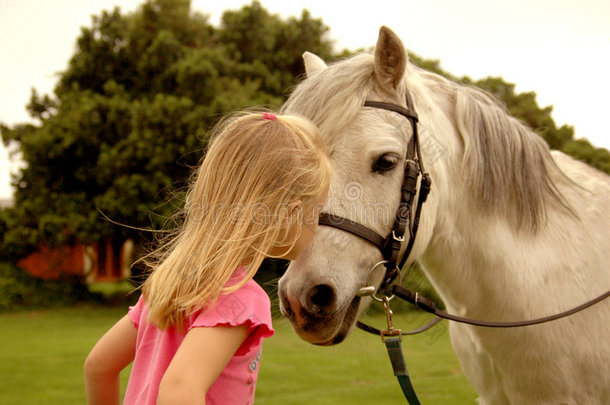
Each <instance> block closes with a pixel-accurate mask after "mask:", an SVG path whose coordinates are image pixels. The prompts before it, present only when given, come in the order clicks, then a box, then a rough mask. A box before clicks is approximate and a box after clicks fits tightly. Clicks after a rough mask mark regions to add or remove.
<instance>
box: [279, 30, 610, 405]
mask: <svg viewBox="0 0 610 405" xmlns="http://www.w3.org/2000/svg"><path fill="white" fill-rule="evenodd" d="M304 60H305V68H306V73H307V78H306V79H305V80H304V81H303V82H302V83H300V84H299V85H298V86H297V87H296V89H295V90H294V92H293V93H292V95H291V96H290V98H289V99H288V101H287V102H286V104H285V105H284V107H283V111H284V112H290V113H298V114H301V115H303V116H305V117H308V118H310V119H311V120H312V121H313V122H315V123H316V124H317V125H318V126H319V127H320V130H321V132H322V134H323V136H324V138H325V140H326V142H327V147H328V150H329V152H330V154H331V158H332V161H333V165H334V170H335V172H334V175H333V178H332V182H331V189H330V196H329V200H328V202H327V204H326V206H325V208H324V211H326V212H329V213H333V214H336V215H340V216H343V217H347V218H350V219H353V220H354V221H356V222H359V223H361V224H363V225H365V226H367V227H369V228H371V229H373V230H375V231H376V232H378V233H379V234H381V235H387V234H388V233H389V232H390V229H391V227H392V222H393V218H394V214H395V212H396V208H397V206H398V203H399V200H400V197H399V189H400V184H401V181H402V176H403V165H404V156H405V151H406V145H407V141H408V139H409V137H410V135H411V129H410V126H409V125H408V122H407V120H406V119H404V118H402V117H401V116H399V115H397V114H396V113H393V112H390V111H385V110H378V109H373V108H365V107H363V104H364V101H365V100H377V101H386V102H392V103H395V104H400V105H403V106H404V105H405V89H408V90H409V91H410V93H411V95H412V97H413V100H414V104H415V108H416V110H417V112H418V114H419V121H420V131H421V142H422V149H423V159H424V161H425V163H426V169H427V170H428V171H429V172H430V175H431V178H432V191H431V194H430V196H429V197H428V201H427V202H426V204H425V205H424V207H423V213H422V217H421V225H420V229H419V233H418V236H417V240H416V242H415V246H414V248H413V252H412V254H411V258H410V259H409V262H412V261H413V260H417V262H418V263H419V264H420V265H421V267H422V268H423V269H424V272H425V274H426V276H427V277H428V278H429V280H430V281H431V282H432V284H433V285H434V287H435V288H436V290H437V291H438V293H439V294H440V296H441V298H442V299H443V301H444V303H445V305H446V307H447V310H448V312H450V313H454V314H456V315H461V316H466V317H470V318H478V319H484V320H493V321H517V320H528V319H533V318H537V317H542V316H546V315H551V314H555V313H558V312H562V311H564V310H567V309H569V308H572V307H575V306H577V305H579V304H581V303H584V302H586V301H588V300H590V299H592V298H594V297H597V296H599V295H600V294H602V293H604V292H605V291H607V290H608V289H609V287H610V270H609V264H610V178H609V177H608V176H606V175H605V174H602V173H601V172H598V171H596V170H594V169H592V168H589V167H588V166H586V165H584V164H583V163H580V162H578V161H576V160H574V159H572V158H570V157H568V156H566V155H565V154H563V153H561V152H555V151H554V152H550V151H549V149H548V147H547V145H546V144H545V142H544V141H543V140H542V139H541V138H540V137H539V136H538V135H536V134H535V133H534V132H532V131H531V130H530V129H528V128H526V127H525V126H524V125H522V124H521V123H520V122H519V121H518V120H516V119H514V118H512V117H510V116H509V115H508V114H507V113H506V110H505V108H504V107H503V106H502V105H501V104H500V103H498V102H497V101H496V100H495V99H493V98H492V97H490V96H489V95H487V94H485V93H483V92H482V91H480V90H477V89H475V88H472V87H468V86H464V85H461V84H457V83H454V82H451V81H449V80H447V79H445V78H443V77H440V76H438V75H436V74H432V73H430V72H427V71H424V70H422V69H419V68H418V67H416V66H413V65H412V64H409V63H408V59H407V55H406V52H405V49H404V47H403V45H402V43H401V41H400V39H399V38H398V37H397V36H396V35H395V34H394V33H393V32H392V31H391V30H389V29H387V28H385V27H382V28H381V30H380V35H379V39H378V42H377V46H376V48H375V52H374V55H369V54H361V55H357V56H354V57H352V58H349V59H347V60H343V61H340V62H337V63H335V64H331V65H329V66H327V65H326V64H325V63H324V62H323V61H322V60H321V59H320V58H318V57H317V56H315V55H313V54H310V53H305V54H304ZM557 85H558V86H560V85H561V83H558V84H557ZM583 102H586V100H583ZM403 248H404V246H403ZM380 260H381V254H380V252H379V251H378V249H377V248H375V247H374V246H373V245H371V244H369V243H368V242H366V241H365V240H363V239H361V238H358V237H356V236H354V235H351V234H349V233H347V232H344V231H342V230H339V229H335V228H332V227H327V226H321V227H320V228H319V230H318V233H317V235H316V237H315V239H314V241H313V243H312V245H311V247H310V248H309V249H308V250H307V251H306V252H305V253H304V254H303V255H302V256H301V257H299V258H298V259H297V260H296V261H294V262H292V263H291V265H290V266H289V268H288V270H287V271H286V273H285V275H284V276H283V277H282V279H281V280H280V288H279V295H280V301H281V308H282V311H283V313H284V315H285V316H286V317H288V318H289V319H290V321H291V322H292V326H293V328H294V330H295V331H296V332H297V333H298V334H299V335H300V336H301V337H302V338H303V339H304V340H306V341H309V342H311V343H314V344H335V343H338V342H341V341H342V340H343V339H344V338H345V337H346V335H347V334H348V333H349V332H350V331H351V330H352V329H353V327H354V323H355V320H356V319H357V317H358V315H359V313H360V312H361V311H362V310H363V308H364V307H365V306H366V305H367V304H368V303H369V299H368V298H367V299H360V298H359V297H356V294H357V292H358V290H359V288H361V287H363V286H365V285H367V278H368V277H369V271H370V269H371V268H372V267H373V265H374V264H375V263H377V262H378V261H380ZM380 281H381V275H380V274H379V275H377V276H376V280H375V282H376V283H380ZM450 336H451V342H452V345H453V348H454V350H455V352H456V354H457V356H458V358H459V361H460V363H461V365H462V369H463V372H464V374H465V375H466V376H467V378H468V379H469V380H470V382H471V383H472V385H473V386H474V388H475V389H476V390H477V392H478V393H479V396H480V398H479V403H481V404H575V405H576V404H578V405H583V404H587V405H590V404H606V405H607V404H610V302H607V301H606V302H602V303H600V304H597V305H595V306H593V307H590V308H589V309H587V310H585V311H583V312H580V313H577V314H575V315H573V316H570V317H568V318H564V319H560V320H556V321H553V322H550V323H546V324H543V325H536V326H530V327H524V328H516V329H502V330H499V329H488V328H481V327H474V326H467V325H462V324H456V323H451V324H450Z"/></svg>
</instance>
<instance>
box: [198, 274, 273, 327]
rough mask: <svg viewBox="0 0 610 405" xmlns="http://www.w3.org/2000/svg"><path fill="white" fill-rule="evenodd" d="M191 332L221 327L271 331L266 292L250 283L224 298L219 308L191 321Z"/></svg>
mask: <svg viewBox="0 0 610 405" xmlns="http://www.w3.org/2000/svg"><path fill="white" fill-rule="evenodd" d="M188 322H189V324H190V325H188V328H189V329H191V328H194V327H213V326H217V325H227V326H237V325H246V326H248V327H250V328H251V329H254V328H257V327H259V326H265V327H266V328H267V329H269V330H271V331H272V330H273V329H272V327H271V301H270V299H269V296H268V295H267V293H266V292H265V290H263V288H262V287H261V286H260V285H258V283H256V281H254V280H248V282H246V284H244V285H243V286H242V287H240V288H239V289H237V290H235V291H233V292H230V293H227V294H221V295H220V296H219V297H218V299H217V300H216V302H215V304H214V305H212V306H210V307H207V308H204V309H203V310H201V311H199V312H198V313H196V314H194V315H193V316H192V317H190V319H189V320H188Z"/></svg>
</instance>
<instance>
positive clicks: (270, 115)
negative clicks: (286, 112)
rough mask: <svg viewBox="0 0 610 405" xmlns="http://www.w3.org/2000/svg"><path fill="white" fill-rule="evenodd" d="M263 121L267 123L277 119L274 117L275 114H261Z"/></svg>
mask: <svg viewBox="0 0 610 405" xmlns="http://www.w3.org/2000/svg"><path fill="white" fill-rule="evenodd" d="M263 119H265V120H269V121H275V120H276V119H277V117H276V116H275V114H272V113H263Z"/></svg>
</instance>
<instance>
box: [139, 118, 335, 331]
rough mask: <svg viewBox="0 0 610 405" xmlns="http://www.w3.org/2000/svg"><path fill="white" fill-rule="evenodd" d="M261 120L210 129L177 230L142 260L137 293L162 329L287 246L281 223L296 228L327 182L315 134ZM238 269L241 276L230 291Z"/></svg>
mask: <svg viewBox="0 0 610 405" xmlns="http://www.w3.org/2000/svg"><path fill="white" fill-rule="evenodd" d="M264 117H269V116H268V115H263V114H262V113H241V114H237V115H234V116H232V117H230V118H229V119H225V120H224V121H223V122H221V123H220V124H219V125H217V127H216V128H215V129H214V131H213V133H214V134H216V135H213V138H212V141H211V144H210V146H209V148H208V151H207V153H206V156H205V158H204V159H203V162H202V163H201V165H200V167H199V168H198V170H197V171H196V173H195V175H194V179H193V180H194V181H193V182H192V184H191V187H190V189H189V192H188V194H187V197H186V201H185V206H184V210H183V217H184V220H183V223H182V225H181V226H180V227H179V228H178V229H177V231H176V233H175V234H174V235H172V236H171V237H170V238H168V239H167V240H166V241H165V242H164V243H162V244H161V246H160V247H159V248H158V249H157V250H156V251H154V252H153V253H152V254H151V255H149V256H148V257H147V258H145V259H144V262H145V263H146V264H147V265H148V266H149V267H150V268H151V269H152V273H151V274H150V276H149V277H148V279H147V280H146V282H145V283H144V285H143V287H142V288H143V291H142V292H143V295H144V297H145V298H146V301H147V304H148V308H149V321H150V322H152V323H153V324H155V325H157V326H158V327H159V328H161V329H166V328H168V327H170V326H177V327H180V328H181V327H182V326H183V323H184V319H185V317H187V316H189V315H190V314H192V313H194V312H196V311H198V310H200V309H203V308H204V307H206V306H208V305H213V303H214V302H215V301H216V299H217V298H218V296H219V295H220V294H221V293H229V292H232V291H235V290H237V289H238V288H240V287H241V286H243V285H244V284H245V283H246V282H247V281H248V280H250V279H251V278H252V277H253V276H254V274H255V273H256V271H257V270H258V268H259V266H260V264H261V263H262V261H263V259H265V257H270V256H271V250H272V248H273V247H274V246H277V245H278V243H279V244H282V245H283V246H292V245H294V243H295V242H296V239H298V236H299V235H297V236H296V237H293V238H291V240H289V239H287V237H286V235H287V232H286V222H287V220H288V219H290V220H292V221H294V220H297V221H302V220H303V211H304V210H305V209H306V208H307V207H309V206H310V205H312V204H313V202H314V200H315V197H316V196H319V195H321V193H322V192H323V191H324V190H325V189H326V188H327V187H328V185H329V183H330V170H331V165H330V159H329V157H328V155H327V153H326V150H325V147H324V142H323V140H322V138H321V136H320V134H319V131H318V129H317V127H316V126H315V125H314V124H312V123H311V122H310V121H308V120H307V119H305V118H302V117H298V116H295V115H278V116H277V117H276V119H268V118H267V119H266V118H264ZM273 117H274V116H271V118H273ZM298 201H302V203H303V204H301V206H300V207H299V206H297V207H299V208H300V209H296V210H293V209H292V208H293V207H294V206H295V205H294V204H295V203H297V202H298ZM244 264H247V267H246V273H245V274H244V275H243V276H244V277H243V278H242V279H240V280H239V281H238V282H235V283H233V284H232V285H231V284H230V283H229V281H231V280H232V278H231V276H232V275H233V273H234V272H235V270H236V269H237V268H238V267H239V266H240V265H244Z"/></svg>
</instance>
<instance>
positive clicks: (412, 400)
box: [379, 296, 421, 405]
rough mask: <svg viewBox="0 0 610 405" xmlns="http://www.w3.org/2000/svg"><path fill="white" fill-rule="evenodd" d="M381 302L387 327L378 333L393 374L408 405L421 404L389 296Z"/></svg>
mask: <svg viewBox="0 0 610 405" xmlns="http://www.w3.org/2000/svg"><path fill="white" fill-rule="evenodd" d="M382 304H383V309H384V310H385V314H386V319H387V322H388V329H387V330H384V331H381V332H380V333H379V334H380V335H381V341H382V342H383V343H384V344H385V347H386V349H387V351H388V356H389V357H390V362H391V363H392V369H393V370H394V375H395V376H396V378H397V379H398V384H400V389H401V390H402V393H403V394H404V395H405V398H406V399H407V402H408V403H409V404H410V405H421V404H420V402H419V399H418V398H417V394H416V393H415V389H414V388H413V384H412V383H411V377H409V370H407V363H406V362H405V356H404V354H403V352H402V332H401V330H400V329H395V328H394V324H393V322H392V314H393V312H392V309H391V308H390V298H388V297H387V296H384V297H383V300H382Z"/></svg>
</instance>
